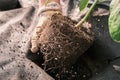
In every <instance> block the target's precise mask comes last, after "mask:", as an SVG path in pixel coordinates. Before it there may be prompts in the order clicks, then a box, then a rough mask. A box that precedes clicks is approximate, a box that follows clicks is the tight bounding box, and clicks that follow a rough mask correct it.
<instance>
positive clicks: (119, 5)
mask: <svg viewBox="0 0 120 80" xmlns="http://www.w3.org/2000/svg"><path fill="white" fill-rule="evenodd" d="M103 1H107V0H94V3H93V4H92V6H91V7H90V9H89V10H88V12H87V14H86V15H85V16H84V18H83V19H81V21H80V22H79V23H78V24H77V25H76V27H80V26H81V24H82V23H83V22H84V21H85V20H86V19H87V17H88V16H89V14H90V12H91V11H92V9H93V8H94V6H95V5H96V4H97V3H98V2H103ZM88 2H89V0H80V2H79V9H80V11H82V10H83V9H84V8H85V7H87V5H88ZM119 21H120V0H112V1H111V4H110V16H109V20H108V24H109V32H110V36H111V38H112V39H113V40H114V41H116V42H119V43H120V22H119Z"/></svg>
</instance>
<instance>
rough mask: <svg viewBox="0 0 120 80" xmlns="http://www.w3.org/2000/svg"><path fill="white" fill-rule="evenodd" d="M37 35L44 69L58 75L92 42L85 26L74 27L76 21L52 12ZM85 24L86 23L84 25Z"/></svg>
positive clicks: (91, 36) (89, 31) (90, 33)
mask: <svg viewBox="0 0 120 80" xmlns="http://www.w3.org/2000/svg"><path fill="white" fill-rule="evenodd" d="M46 24H48V25H47V26H46V27H44V29H42V27H41V29H42V32H41V34H40V37H39V48H40V51H41V52H42V53H43V57H44V63H43V67H44V70H45V71H53V72H55V73H57V74H55V75H56V77H59V76H60V75H61V74H63V72H65V71H66V70H67V69H68V68H69V69H70V67H71V65H72V64H74V63H75V62H76V60H77V59H78V58H79V56H80V55H82V54H83V53H84V52H85V51H86V50H87V49H88V48H89V47H90V45H91V44H92V42H93V34H92V32H91V30H90V29H89V28H87V27H85V26H81V28H76V27H75V24H76V22H75V21H73V20H71V19H70V18H68V17H65V16H62V15H61V14H53V15H52V17H51V19H50V22H49V23H46ZM86 26H87V25H86Z"/></svg>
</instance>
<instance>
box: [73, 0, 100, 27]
mask: <svg viewBox="0 0 120 80" xmlns="http://www.w3.org/2000/svg"><path fill="white" fill-rule="evenodd" d="M97 2H98V0H95V1H94V3H93V4H92V6H91V7H90V9H89V10H88V12H87V13H86V15H85V16H84V17H83V18H82V19H81V20H80V21H79V22H78V23H77V24H76V25H75V27H78V28H79V27H81V25H82V23H83V22H84V21H85V20H86V19H87V18H88V16H89V15H90V13H91V11H92V9H93V8H94V7H95V5H96V4H97Z"/></svg>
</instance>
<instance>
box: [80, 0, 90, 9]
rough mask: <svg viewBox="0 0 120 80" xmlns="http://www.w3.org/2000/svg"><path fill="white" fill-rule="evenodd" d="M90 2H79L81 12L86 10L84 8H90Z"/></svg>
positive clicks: (83, 0)
mask: <svg viewBox="0 0 120 80" xmlns="http://www.w3.org/2000/svg"><path fill="white" fill-rule="evenodd" d="M88 2H89V0H80V1H79V9H80V11H82V10H84V8H85V7H87V6H88Z"/></svg>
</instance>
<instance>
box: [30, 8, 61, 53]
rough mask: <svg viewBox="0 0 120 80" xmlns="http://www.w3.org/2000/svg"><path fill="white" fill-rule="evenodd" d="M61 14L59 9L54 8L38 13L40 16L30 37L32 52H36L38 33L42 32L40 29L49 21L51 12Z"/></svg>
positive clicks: (37, 48)
mask: <svg viewBox="0 0 120 80" xmlns="http://www.w3.org/2000/svg"><path fill="white" fill-rule="evenodd" d="M55 13H57V14H59V13H60V14H61V12H60V11H57V10H56V11H54V10H50V11H46V12H43V13H42V14H41V15H40V18H39V21H38V24H37V26H36V27H35V29H34V32H33V35H32V38H31V45H32V47H31V51H32V52H33V53H36V52H38V50H39V43H38V40H39V38H40V35H41V33H42V31H43V30H44V29H45V27H46V26H47V24H48V23H49V22H50V18H51V16H52V15H53V14H55Z"/></svg>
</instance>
